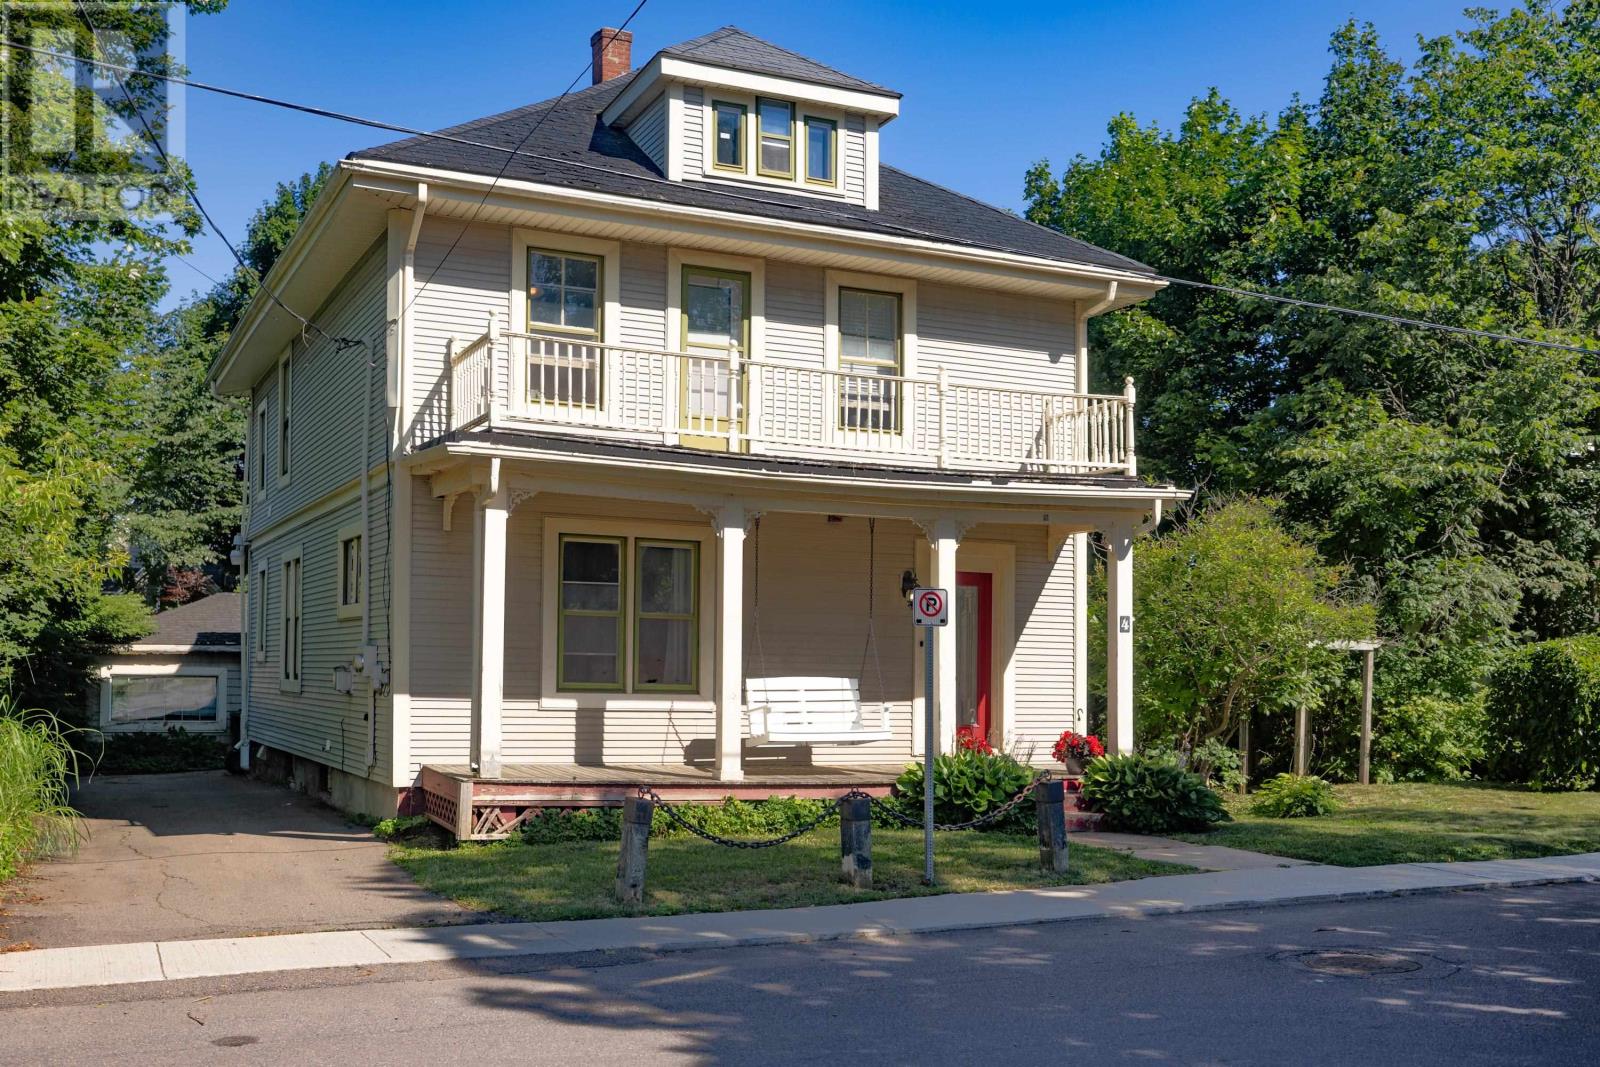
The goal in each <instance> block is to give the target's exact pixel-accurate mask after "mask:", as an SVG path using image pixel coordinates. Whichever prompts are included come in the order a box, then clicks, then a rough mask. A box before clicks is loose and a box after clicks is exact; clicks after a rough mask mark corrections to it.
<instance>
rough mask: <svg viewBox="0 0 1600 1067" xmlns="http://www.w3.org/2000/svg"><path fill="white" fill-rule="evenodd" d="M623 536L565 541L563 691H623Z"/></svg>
mask: <svg viewBox="0 0 1600 1067" xmlns="http://www.w3.org/2000/svg"><path fill="white" fill-rule="evenodd" d="M626 547H627V546H626V541H625V540H624V539H623V538H621V537H581V536H577V535H563V536H562V538H561V603H560V618H559V621H558V623H557V627H558V629H557V655H558V657H559V658H560V664H559V665H558V667H557V679H558V682H559V685H560V687H561V688H562V689H611V690H621V689H622V688H623V687H624V685H625V680H624V678H623V671H622V664H623V658H622V651H623V629H622V623H623V604H624V601H623V584H622V569H623V564H622V560H623V552H624V551H625V550H626Z"/></svg>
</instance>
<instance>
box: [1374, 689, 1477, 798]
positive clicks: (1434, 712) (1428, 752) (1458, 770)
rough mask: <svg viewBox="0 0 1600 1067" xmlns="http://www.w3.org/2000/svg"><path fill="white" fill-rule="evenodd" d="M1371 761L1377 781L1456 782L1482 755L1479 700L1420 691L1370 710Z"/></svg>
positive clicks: (1469, 770)
mask: <svg viewBox="0 0 1600 1067" xmlns="http://www.w3.org/2000/svg"><path fill="white" fill-rule="evenodd" d="M1372 718H1373V722H1372V732H1373V738H1372V763H1373V767H1374V776H1375V778H1376V779H1377V780H1378V781H1388V782H1454V781H1459V780H1461V779H1462V778H1468V777H1471V775H1472V770H1473V768H1474V767H1475V766H1477V765H1478V764H1479V763H1481V762H1482V760H1483V741H1484V733H1483V725H1484V712H1483V701H1482V700H1450V699H1447V698H1445V697H1439V696H1418V697H1413V698H1412V699H1410V700H1407V701H1405V702H1404V703H1401V704H1399V705H1396V706H1393V707H1382V706H1379V707H1376V708H1374V709H1373V715H1372Z"/></svg>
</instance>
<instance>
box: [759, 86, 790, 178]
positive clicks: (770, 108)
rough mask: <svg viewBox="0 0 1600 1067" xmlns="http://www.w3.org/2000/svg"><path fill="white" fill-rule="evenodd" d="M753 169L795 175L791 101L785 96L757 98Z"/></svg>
mask: <svg viewBox="0 0 1600 1067" xmlns="http://www.w3.org/2000/svg"><path fill="white" fill-rule="evenodd" d="M756 127H757V134H758V144H757V146H756V173H757V174H760V175H763V176H765V177H768V178H793V177H794V105H793V104H791V103H789V102H788V101H787V100H768V99H766V98H765V97H763V98H760V99H758V100H757V101H756Z"/></svg>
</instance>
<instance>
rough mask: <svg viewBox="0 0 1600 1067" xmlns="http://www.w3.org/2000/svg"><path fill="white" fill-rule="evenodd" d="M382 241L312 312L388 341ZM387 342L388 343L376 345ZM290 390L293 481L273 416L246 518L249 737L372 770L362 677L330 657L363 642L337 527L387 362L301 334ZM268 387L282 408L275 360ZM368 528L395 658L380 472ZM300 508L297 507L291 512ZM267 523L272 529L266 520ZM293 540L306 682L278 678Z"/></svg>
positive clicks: (378, 411) (382, 707)
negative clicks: (340, 680)
mask: <svg viewBox="0 0 1600 1067" xmlns="http://www.w3.org/2000/svg"><path fill="white" fill-rule="evenodd" d="M385 267H386V261H385V256H384V251H383V246H382V244H381V243H380V244H378V245H376V246H374V248H373V250H372V251H371V252H369V253H368V254H367V256H366V257H364V258H363V259H362V261H361V262H360V264H358V265H357V267H356V268H355V269H354V270H353V271H352V272H351V275H350V276H349V278H348V279H347V280H346V282H345V284H344V285H343V286H341V287H340V288H339V289H338V290H337V291H336V292H335V293H334V294H333V296H332V297H331V298H330V299H329V300H328V301H327V303H326V304H325V305H324V306H323V308H321V309H319V311H318V313H317V315H316V321H317V322H318V323H319V324H320V325H321V326H322V327H323V329H324V330H326V331H327V333H328V334H329V335H331V336H335V337H353V338H358V339H365V340H368V341H370V342H377V341H380V340H381V338H382V336H383V330H384V322H383V315H384V300H385V298H384V271H385ZM379 351H381V348H380V349H379ZM294 360H295V364H294V371H293V374H294V379H293V386H292V395H291V401H290V419H291V423H290V448H291V453H290V455H291V459H292V461H293V466H292V468H291V474H290V481H289V484H288V485H287V486H279V485H278V484H277V483H276V480H275V477H273V475H274V472H275V469H276V468H275V466H273V465H274V464H276V462H277V459H276V454H275V452H276V429H275V424H273V425H269V434H268V436H269V441H268V463H269V471H268V474H269V477H268V490H267V493H266V498H265V501H262V500H261V499H259V498H258V499H257V501H256V502H255V503H253V505H252V507H251V516H250V523H249V528H250V530H251V537H250V548H251V558H250V572H249V586H248V587H247V596H248V601H249V612H248V621H247V623H246V626H247V633H246V636H245V647H246V652H245V657H246V659H245V662H246V665H247V666H246V669H247V670H249V671H250V679H251V680H250V723H249V730H250V737H251V740H252V741H255V742H258V743H262V744H266V745H269V746H271V747H273V748H277V749H281V750H283V751H285V752H290V753H293V754H295V755H299V756H304V757H306V758H307V759H311V760H315V761H318V762H321V763H325V764H328V765H330V766H333V767H337V768H339V769H340V770H344V771H348V772H350V773H352V774H356V775H360V776H367V775H368V758H369V757H368V751H367V723H366V720H365V718H364V715H365V699H364V686H363V685H361V684H359V683H358V685H357V687H356V692H355V693H353V694H349V695H346V694H341V693H337V692H335V691H334V689H333V668H334V666H335V665H336V664H339V663H344V662H347V661H349V659H350V658H351V657H352V656H353V655H354V654H355V652H356V651H357V650H358V649H359V647H360V644H361V620H360V619H359V618H351V619H341V618H339V617H338V615H337V596H338V588H337V581H338V552H339V545H338V533H339V531H340V530H341V529H343V528H345V527H348V526H358V525H359V524H360V521H361V510H360V500H359V488H358V486H359V483H360V462H361V452H360V424H359V422H358V421H357V418H356V417H353V416H352V413H353V412H359V411H361V410H362V400H361V395H362V391H363V387H365V391H366V394H367V407H366V410H367V411H368V412H369V413H370V418H371V431H370V436H369V438H368V443H369V456H368V459H369V465H370V463H372V462H375V461H376V462H381V460H382V458H383V456H384V451H385V450H384V444H383V442H384V426H385V415H384V407H383V395H384V380H383V370H382V366H381V364H380V365H379V366H377V367H374V366H372V365H371V363H370V362H369V359H368V353H367V352H366V351H365V350H358V349H349V350H345V351H343V352H340V351H337V350H336V349H335V346H334V344H333V342H332V341H331V340H329V339H328V338H326V337H322V336H320V335H317V334H313V335H311V336H310V337H309V338H308V340H307V343H306V345H305V346H304V347H303V348H301V347H299V346H297V348H296V353H295V356H294ZM258 389H259V390H261V392H260V393H259V394H258V396H259V395H265V396H266V397H267V399H268V406H269V408H270V409H271V418H269V423H270V422H271V419H275V418H276V412H277V408H276V404H277V372H276V369H274V370H273V371H272V372H270V373H269V374H268V375H267V376H266V377H265V378H264V379H263V382H262V384H261V386H258ZM369 495H370V509H371V514H372V518H373V521H372V529H371V530H370V531H369V532H368V534H367V541H366V544H365V546H364V547H365V550H366V552H367V553H368V554H369V557H370V558H371V560H372V561H373V563H372V567H371V583H370V587H369V588H368V589H367V590H366V591H365V595H366V596H367V597H368V598H370V600H371V605H372V606H371V615H372V634H373V640H374V641H375V642H376V643H377V644H378V646H379V649H380V656H381V657H382V658H383V659H385V660H386V661H387V660H388V659H389V648H388V612H387V607H388V603H387V600H388V596H389V582H388V580H387V578H386V570H387V569H386V567H385V566H384V561H386V560H387V558H388V546H387V534H386V530H387V528H388V524H387V523H386V522H385V521H384V519H383V516H384V513H385V511H386V510H387V507H388V500H387V479H386V478H385V477H384V476H383V475H381V474H379V475H377V476H374V477H373V479H372V482H371V485H370V487H369ZM296 514H300V515H301V516H302V517H301V518H299V519H296V518H295V517H294V516H295V515H296ZM269 525H270V526H271V528H270V529H267V527H269ZM296 547H298V548H299V550H300V552H301V597H302V602H303V603H302V609H301V617H302V628H303V630H304V640H303V643H302V668H301V688H300V691H299V692H298V693H295V692H290V691H286V690H284V689H283V688H282V687H281V685H280V675H281V670H282V662H283V661H282V655H283V634H282V628H283V617H282V613H283V575H282V564H283V561H284V558H285V557H286V555H287V554H288V553H290V552H291V551H293V550H294V549H295V548H296ZM263 565H264V566H265V568H266V577H267V582H266V585H265V588H261V587H259V585H258V583H257V582H256V574H257V573H258V570H259V568H260V567H262V566H263ZM261 596H265V597H266V599H267V613H266V614H267V629H266V633H267V655H266V658H265V660H258V659H256V658H255V655H254V651H253V649H254V644H253V637H254V634H253V628H254V626H255V620H256V619H257V617H258V615H257V612H256V607H257V598H258V597H261ZM388 704H389V701H388V698H387V697H382V698H380V701H379V710H378V717H377V730H378V745H377V762H376V765H375V766H374V767H373V768H372V771H371V774H370V777H372V778H374V779H375V780H380V781H381V780H385V779H387V777H388V775H389V764H390V759H391V753H392V751H393V746H392V743H391V738H392V734H391V731H390V728H389V714H388Z"/></svg>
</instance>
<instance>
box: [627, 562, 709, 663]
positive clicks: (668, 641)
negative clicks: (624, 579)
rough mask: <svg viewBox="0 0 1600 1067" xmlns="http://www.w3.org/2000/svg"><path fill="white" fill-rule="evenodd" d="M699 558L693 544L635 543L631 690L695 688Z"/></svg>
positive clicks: (697, 657) (698, 624)
mask: <svg viewBox="0 0 1600 1067" xmlns="http://www.w3.org/2000/svg"><path fill="white" fill-rule="evenodd" d="M699 556H700V545H699V543H698V542H695V541H650V540H645V539H643V538H641V539H639V540H637V541H635V542H634V558H635V563H634V574H635V576H636V577H635V581H634V587H635V591H636V592H635V599H634V629H633V634H634V636H633V687H634V689H636V690H651V689H670V690H677V691H690V692H692V691H693V690H695V689H696V688H698V685H699V678H698V677H697V671H696V666H697V664H698V663H699V659H700V656H699V649H698V647H697V645H698V641H699V634H700V613H699V610H698V608H699V605H698V604H697V602H696V598H697V595H698V590H699V585H700V579H699V571H700V558H699Z"/></svg>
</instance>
